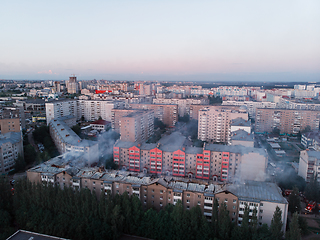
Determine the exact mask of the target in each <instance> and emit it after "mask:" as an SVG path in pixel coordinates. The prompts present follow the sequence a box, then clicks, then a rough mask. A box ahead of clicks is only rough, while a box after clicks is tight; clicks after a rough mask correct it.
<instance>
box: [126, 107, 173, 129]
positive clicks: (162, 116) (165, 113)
mask: <svg viewBox="0 0 320 240" xmlns="http://www.w3.org/2000/svg"><path fill="white" fill-rule="evenodd" d="M130 106H131V107H132V108H133V109H144V110H153V111H154V117H155V118H158V119H159V120H160V121H162V122H163V123H164V124H166V125H167V126H169V127H173V126H174V125H175V124H176V122H178V105H176V104H142V103H132V104H130Z"/></svg>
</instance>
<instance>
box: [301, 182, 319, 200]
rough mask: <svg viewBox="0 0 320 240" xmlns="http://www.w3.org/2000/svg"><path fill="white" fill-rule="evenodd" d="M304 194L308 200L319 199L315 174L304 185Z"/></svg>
mask: <svg viewBox="0 0 320 240" xmlns="http://www.w3.org/2000/svg"><path fill="white" fill-rule="evenodd" d="M304 195H305V196H306V198H307V199H308V200H310V201H311V200H312V201H316V202H319V201H320V187H319V183H318V181H317V176H313V177H311V179H310V182H309V183H308V184H307V185H306V188H305V194H304Z"/></svg>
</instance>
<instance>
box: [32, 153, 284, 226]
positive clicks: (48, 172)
mask: <svg viewBox="0 0 320 240" xmlns="http://www.w3.org/2000/svg"><path fill="white" fill-rule="evenodd" d="M63 158H65V157H64V156H59V157H57V158H54V159H51V160H49V161H47V162H45V163H42V164H41V165H39V166H36V167H34V168H31V169H29V170H28V171H27V178H28V179H29V181H31V182H34V183H44V184H54V185H58V186H60V187H61V188H64V187H71V188H73V189H75V190H79V189H82V188H85V189H89V190H90V191H92V192H93V193H95V194H96V195H97V197H98V198H99V197H100V195H101V194H104V195H105V196H107V195H109V194H111V195H113V196H114V195H116V194H123V193H125V192H127V193H128V194H129V195H130V196H131V195H135V196H137V197H138V198H139V199H140V201H141V204H142V206H143V208H144V209H148V208H154V209H156V210H157V211H159V210H161V209H163V208H164V207H165V206H167V205H168V204H172V205H175V204H176V203H177V202H178V201H181V203H182V205H183V207H184V208H185V209H186V210H189V209H191V208H192V207H195V206H199V207H200V209H201V211H202V212H203V214H204V215H205V217H206V218H207V219H208V220H209V221H210V220H211V217H212V210H213V204H214V200H215V199H216V200H217V201H218V203H219V205H221V204H223V203H224V204H226V206H227V209H228V210H229V215H230V219H231V220H232V221H233V222H235V223H238V224H241V222H242V218H243V214H244V207H245V205H246V204H247V205H248V206H249V208H250V213H249V215H250V216H252V212H253V209H254V208H256V209H257V218H258V224H259V225H260V226H261V225H262V224H264V223H266V224H268V225H270V223H271V219H272V216H273V213H274V211H275V209H276V207H277V206H279V207H280V209H281V210H282V222H283V224H284V226H283V227H284V229H285V227H286V219H287V208H288V203H287V201H286V199H285V198H283V196H282V194H281V190H280V188H279V187H278V186H277V185H276V184H275V183H266V182H255V181H247V182H245V184H213V183H208V182H207V181H203V182H202V181H196V182H195V181H189V182H184V181H181V180H179V179H178V178H173V177H172V176H170V177H161V178H153V177H150V176H147V175H144V176H138V175H137V174H135V173H134V172H124V171H122V172H118V171H106V170H104V169H102V168H79V169H77V168H70V164H68V160H65V161H63V160H62V159H63Z"/></svg>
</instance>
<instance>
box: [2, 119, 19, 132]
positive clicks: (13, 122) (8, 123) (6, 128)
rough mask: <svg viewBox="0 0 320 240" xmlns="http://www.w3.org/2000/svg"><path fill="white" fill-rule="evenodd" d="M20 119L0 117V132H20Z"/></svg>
mask: <svg viewBox="0 0 320 240" xmlns="http://www.w3.org/2000/svg"><path fill="white" fill-rule="evenodd" d="M20 131H21V129H20V119H19V118H5V119H0V134H6V133H8V132H17V133H20Z"/></svg>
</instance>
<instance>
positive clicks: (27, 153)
mask: <svg viewBox="0 0 320 240" xmlns="http://www.w3.org/2000/svg"><path fill="white" fill-rule="evenodd" d="M23 150H24V160H25V162H26V164H30V163H33V162H34V161H35V160H36V156H37V153H36V150H34V147H33V146H32V145H31V144H28V145H27V146H25V147H24V149H23Z"/></svg>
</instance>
